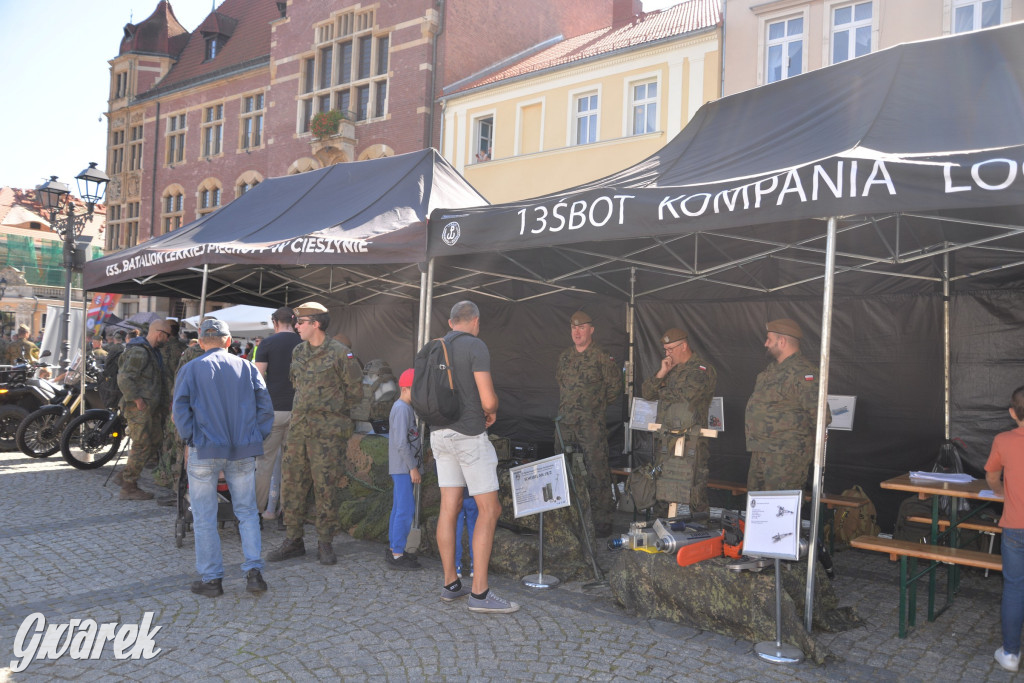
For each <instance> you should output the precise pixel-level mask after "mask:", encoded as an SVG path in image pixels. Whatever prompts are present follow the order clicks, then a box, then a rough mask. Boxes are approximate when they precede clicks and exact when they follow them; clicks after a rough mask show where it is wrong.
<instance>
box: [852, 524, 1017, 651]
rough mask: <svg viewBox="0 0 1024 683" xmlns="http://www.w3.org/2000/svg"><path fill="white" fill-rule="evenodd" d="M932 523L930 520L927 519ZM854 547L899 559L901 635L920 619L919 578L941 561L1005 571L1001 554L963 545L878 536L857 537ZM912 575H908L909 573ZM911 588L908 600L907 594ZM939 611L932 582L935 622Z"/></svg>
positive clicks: (930, 597)
mask: <svg viewBox="0 0 1024 683" xmlns="http://www.w3.org/2000/svg"><path fill="white" fill-rule="evenodd" d="M928 523H929V524H931V520H928ZM850 545H851V546H852V547H854V548H859V549H861V550H871V551H874V552H879V553H885V554H886V555H888V556H889V559H890V560H899V562H900V626H899V636H900V638H906V637H907V626H908V624H909V625H910V626H913V625H914V624H915V622H916V620H917V581H918V579H920V578H921V577H923V576H924V575H925V574H927V573H929V572H934V571H935V568H936V567H937V565H938V563H940V562H942V563H945V564H953V565H964V566H968V567H978V568H980V569H995V570H997V571H1002V570H1003V558H1002V557H1001V556H999V555H990V554H988V553H983V552H980V551H978V550H964V549H962V548H947V547H946V546H941V545H940V546H936V545H929V544H927V543H914V542H913V541H900V540H896V539H892V538H880V537H878V536H858V537H857V538H855V539H853V540H852V541H851V542H850ZM908 559H909V560H910V562H911V565H910V571H909V572H908V570H907V561H908ZM919 559H921V560H927V561H928V562H929V565H928V567H926V568H924V569H922V570H921V571H920V572H918V571H917V560H919ZM911 572H912V573H913V574H912V575H909V574H910V573H911ZM908 587H909V593H910V595H909V597H910V600H909V603H908V600H907V597H908V596H907V593H908V590H907V589H908ZM952 601H953V597H952V594H949V595H947V598H946V605H945V607H943V608H942V610H940V611H939V614H941V613H942V611H945V609H946V608H948V607H949V606H950V605H951V604H952ZM936 616H938V614H936V613H935V591H934V586H933V584H931V583H930V584H929V593H928V620H929V621H934V619H935V617H936Z"/></svg>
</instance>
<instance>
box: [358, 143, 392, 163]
mask: <svg viewBox="0 0 1024 683" xmlns="http://www.w3.org/2000/svg"><path fill="white" fill-rule="evenodd" d="M393 156H395V150H393V149H391V148H390V147H388V146H387V145H379V144H378V145H370V146H369V147H367V148H366V149H364V150H363V151H362V153H361V154H360V155H359V161H366V160H367V159H383V158H384V157H393Z"/></svg>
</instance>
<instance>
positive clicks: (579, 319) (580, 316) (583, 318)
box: [569, 311, 594, 327]
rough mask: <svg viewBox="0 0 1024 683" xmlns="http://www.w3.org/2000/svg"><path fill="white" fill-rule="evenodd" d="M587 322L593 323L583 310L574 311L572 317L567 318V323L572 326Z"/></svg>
mask: <svg viewBox="0 0 1024 683" xmlns="http://www.w3.org/2000/svg"><path fill="white" fill-rule="evenodd" d="M587 323H590V324H591V325H593V324H594V321H593V320H591V319H590V316H589V315H587V314H586V313H584V312H583V311H576V312H575V313H573V314H572V317H571V318H569V324H570V325H572V326H573V327H576V326H578V325H586V324H587Z"/></svg>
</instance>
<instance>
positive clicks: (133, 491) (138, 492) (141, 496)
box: [120, 481, 153, 500]
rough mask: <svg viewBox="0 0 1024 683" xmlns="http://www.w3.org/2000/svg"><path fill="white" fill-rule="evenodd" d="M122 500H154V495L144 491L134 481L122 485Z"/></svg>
mask: <svg viewBox="0 0 1024 683" xmlns="http://www.w3.org/2000/svg"><path fill="white" fill-rule="evenodd" d="M120 498H121V500H152V499H153V494H152V493H150V492H149V491H143V490H142V489H140V488H139V485H138V484H137V483H136V482H134V481H126V482H124V483H123V484H121V495H120Z"/></svg>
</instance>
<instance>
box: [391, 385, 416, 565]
mask: <svg viewBox="0 0 1024 683" xmlns="http://www.w3.org/2000/svg"><path fill="white" fill-rule="evenodd" d="M412 377H413V371H412V368H409V369H408V370H406V371H405V372H403V373H402V375H401V376H400V377H399V378H398V387H399V388H400V389H401V390H402V395H401V396H399V397H398V400H397V401H395V404H394V405H393V406H391V415H390V417H389V418H388V472H389V473H390V474H391V480H392V481H393V482H394V487H393V491H394V493H393V496H394V498H393V501H392V503H391V520H390V522H389V523H388V546H389V548H388V553H387V561H388V566H389V567H391V568H392V569H399V570H406V571H407V570H411V569H422V568H423V567H421V566H420V563H419V561H418V560H417V559H416V557H415V556H414V555H410V554H409V553H407V552H405V542H406V539H408V538H409V529H411V528H412V516H413V513H414V509H415V506H416V498H415V496H414V495H413V488H412V486H413V484H418V483H420V464H419V453H420V434H419V431H418V430H417V429H416V413H415V412H413V409H412Z"/></svg>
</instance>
